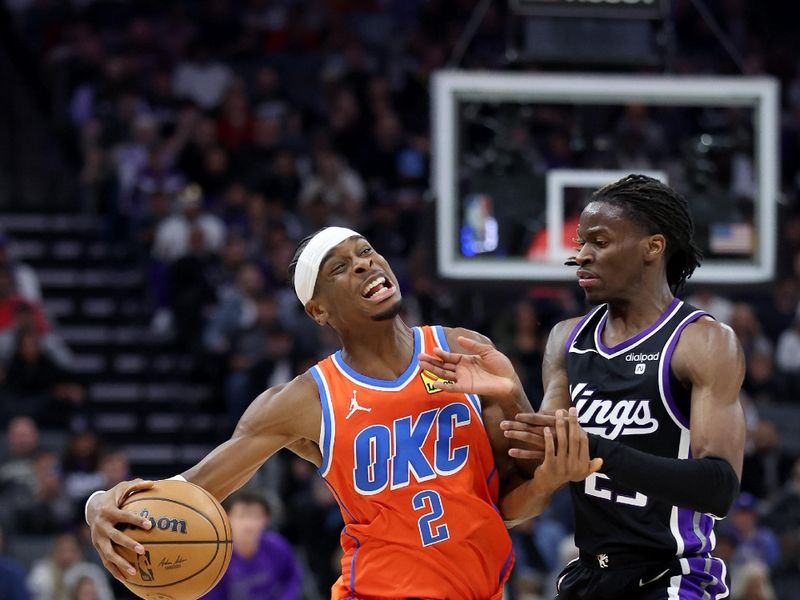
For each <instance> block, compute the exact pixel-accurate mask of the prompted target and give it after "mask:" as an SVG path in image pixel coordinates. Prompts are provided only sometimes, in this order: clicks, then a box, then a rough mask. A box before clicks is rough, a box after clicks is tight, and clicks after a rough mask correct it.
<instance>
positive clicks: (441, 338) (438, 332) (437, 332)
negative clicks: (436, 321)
mask: <svg viewBox="0 0 800 600" xmlns="http://www.w3.org/2000/svg"><path fill="white" fill-rule="evenodd" d="M431 330H432V331H433V337H434V339H435V340H436V343H437V344H439V347H440V348H441V349H442V350H444V351H445V352H450V344H448V343H447V336H446V335H445V334H444V327H442V326H441V325H434V326H433V327H431Z"/></svg>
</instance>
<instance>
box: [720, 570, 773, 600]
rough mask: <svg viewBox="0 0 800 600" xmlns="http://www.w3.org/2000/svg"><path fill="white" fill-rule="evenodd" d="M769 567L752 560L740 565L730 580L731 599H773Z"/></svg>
mask: <svg viewBox="0 0 800 600" xmlns="http://www.w3.org/2000/svg"><path fill="white" fill-rule="evenodd" d="M775 599H776V596H775V590H774V589H773V587H772V583H771V582H770V578H769V568H768V567H767V565H765V564H764V563H763V562H760V561H757V560H752V561H749V562H747V563H746V564H744V565H742V566H741V567H740V568H739V570H738V571H737V573H736V576H735V577H733V580H732V582H731V600H775Z"/></svg>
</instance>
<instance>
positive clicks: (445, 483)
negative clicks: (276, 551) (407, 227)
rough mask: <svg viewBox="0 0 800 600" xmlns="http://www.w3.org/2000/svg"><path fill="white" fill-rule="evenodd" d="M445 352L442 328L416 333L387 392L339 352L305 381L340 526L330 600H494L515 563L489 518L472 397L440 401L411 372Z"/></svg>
mask: <svg viewBox="0 0 800 600" xmlns="http://www.w3.org/2000/svg"><path fill="white" fill-rule="evenodd" d="M435 346H439V347H442V348H444V349H448V346H447V341H446V340H445V335H444V331H443V330H442V328H441V327H418V328H415V329H414V357H413V359H412V360H411V364H410V365H409V366H408V369H406V371H405V372H404V373H403V374H402V375H401V376H400V377H398V378H397V379H396V380H394V381H386V380H379V379H373V378H370V377H366V376H364V375H361V374H360V373H357V372H356V371H354V370H353V369H351V368H350V367H349V366H348V365H347V364H345V362H344V360H343V359H342V356H341V352H337V353H336V354H333V355H331V356H329V357H328V358H326V359H325V360H323V361H321V362H320V363H318V364H317V365H316V366H315V367H313V368H312V369H311V373H312V375H313V376H314V379H315V380H316V382H317V386H318V387H319V395H320V399H321V402H322V428H321V432H320V447H321V448H322V466H321V467H320V474H321V475H322V477H323V478H324V479H325V481H326V482H327V483H328V485H329V487H330V488H331V490H332V492H333V494H334V495H335V496H336V500H337V501H338V503H339V507H340V508H341V511H342V516H343V518H344V521H345V527H344V530H343V531H342V536H341V543H342V548H343V549H344V556H343V558H342V577H341V578H340V579H339V581H337V582H336V584H335V585H334V587H333V595H332V597H333V598H334V599H335V600H337V599H346V598H351V599H354V600H355V599H358V600H372V599H377V598H381V599H387V598H390V599H396V598H397V599H399V598H402V599H405V598H408V597H411V598H421V599H424V600H432V599H459V600H468V599H471V600H490V599H499V598H500V597H501V595H502V586H503V583H504V582H505V580H506V578H507V577H508V574H509V572H510V571H511V567H512V566H513V560H514V558H513V552H512V549H511V539H510V538H509V535H508V532H507V530H506V527H505V525H504V523H503V519H502V517H501V516H500V514H499V511H498V509H497V508H496V505H497V501H498V489H499V483H498V477H497V473H496V469H495V464H494V458H493V456H492V450H491V447H490V445H489V439H488V437H487V436H486V432H485V431H484V428H483V422H482V418H481V406H480V402H479V400H478V398H477V397H476V396H474V395H468V394H458V393H453V392H448V391H442V390H438V389H436V388H435V387H433V386H432V385H431V383H432V382H433V381H434V380H435V379H436V377H435V376H434V375H432V374H430V373H428V372H427V371H423V370H422V369H421V368H420V367H419V365H418V363H417V355H418V354H419V353H420V352H421V351H426V352H430V351H431V349H432V348H433V347H435Z"/></svg>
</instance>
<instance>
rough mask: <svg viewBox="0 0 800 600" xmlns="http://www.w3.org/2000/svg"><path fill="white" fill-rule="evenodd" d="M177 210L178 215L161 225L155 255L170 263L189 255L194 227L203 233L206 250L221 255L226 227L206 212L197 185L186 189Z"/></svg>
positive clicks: (158, 258)
mask: <svg viewBox="0 0 800 600" xmlns="http://www.w3.org/2000/svg"><path fill="white" fill-rule="evenodd" d="M178 209H179V210H178V213H177V214H174V215H173V216H171V217H168V218H167V219H165V220H164V221H162V223H161V224H160V225H159V227H158V229H157V231H156V239H155V242H154V245H153V256H154V257H155V258H156V259H157V260H159V261H162V262H164V263H167V264H169V263H173V262H175V261H176V260H178V259H179V258H182V257H184V256H186V255H187V254H188V253H189V250H190V247H191V244H190V242H191V233H192V229H193V228H194V227H199V228H200V229H201V230H202V231H203V248H204V249H206V250H207V251H209V252H213V253H218V252H219V251H220V250H221V249H222V244H223V243H224V242H225V226H224V225H223V224H222V222H221V221H220V220H219V219H218V218H217V217H215V216H214V215H212V214H210V213H207V212H205V211H204V210H203V192H202V190H201V189H200V188H199V187H198V186H196V185H189V186H187V187H186V188H185V189H184V190H183V191H182V192H181V193H180V194H179V195H178Z"/></svg>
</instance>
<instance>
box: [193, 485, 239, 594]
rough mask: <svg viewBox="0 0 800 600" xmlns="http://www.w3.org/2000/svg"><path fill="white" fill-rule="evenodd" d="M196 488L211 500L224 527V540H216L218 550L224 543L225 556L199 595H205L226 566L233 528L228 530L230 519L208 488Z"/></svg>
mask: <svg viewBox="0 0 800 600" xmlns="http://www.w3.org/2000/svg"><path fill="white" fill-rule="evenodd" d="M192 485H194V484H192ZM197 488H198V489H199V490H200V491H201V492H203V493H204V494H205V495H206V496H208V498H209V499H210V500H211V504H213V505H214V508H215V509H216V511H217V514H219V516H220V519H221V521H222V526H223V528H224V529H225V540H224V542H223V541H222V540H217V550H219V544H220V543H224V544H225V556H223V557H222V564H221V565H220V567H219V571H217V576H216V577H215V578H214V581H213V583H212V584H211V585H210V586H208V587H207V588H206V590H205V591H204V592H203V593H202V594H200V595H201V596H205V595H206V594H207V593H208V592H210V591H211V590H212V589H213V588H214V586H216V585H217V584H218V583H219V580H220V579H221V578H222V574H223V572H224V571H225V570H226V569H227V568H228V545H229V544H231V543H232V542H233V530H231V531H230V532H228V528H229V527H230V521H229V520H228V518H227V515H226V514H224V512H223V511H221V510H220V506H219V502H217V499H216V498H214V497H213V496H212V495H211V494H209V493H208V490H206V489H204V488H202V487H200V486H199V485H198V486H197ZM218 537H219V536H218ZM232 554H233V552H231V555H232Z"/></svg>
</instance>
